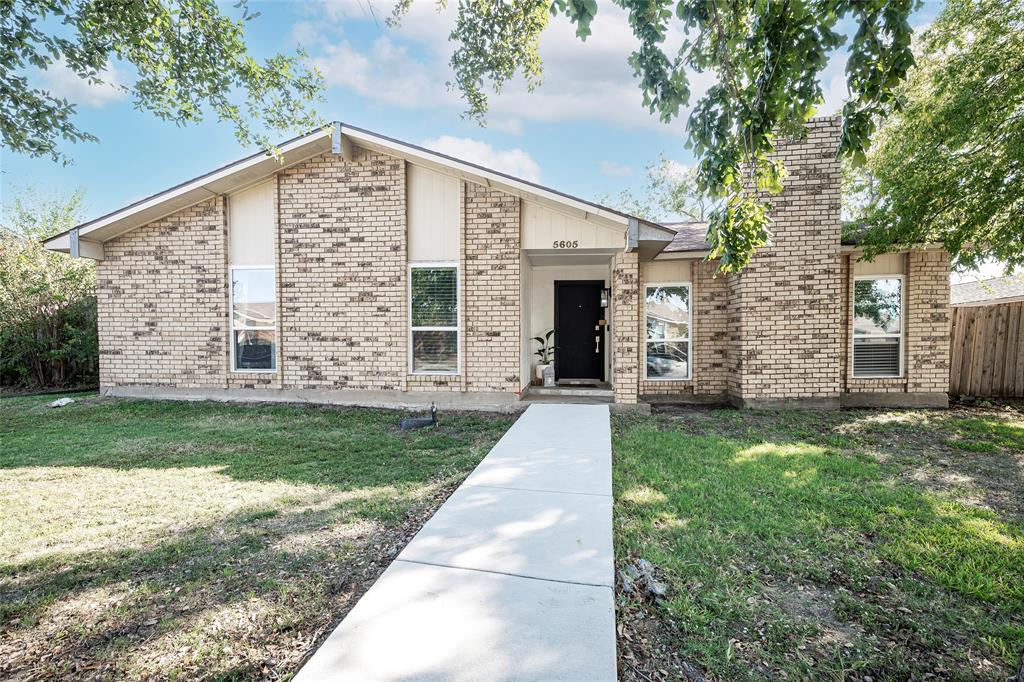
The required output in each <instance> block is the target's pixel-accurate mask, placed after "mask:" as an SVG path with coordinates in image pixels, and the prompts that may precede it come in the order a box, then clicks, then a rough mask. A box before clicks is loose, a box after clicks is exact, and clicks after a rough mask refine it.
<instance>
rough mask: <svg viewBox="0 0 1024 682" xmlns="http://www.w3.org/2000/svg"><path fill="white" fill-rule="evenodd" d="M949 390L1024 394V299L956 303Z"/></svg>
mask: <svg viewBox="0 0 1024 682" xmlns="http://www.w3.org/2000/svg"><path fill="white" fill-rule="evenodd" d="M950 343H951V346H950V352H949V392H950V394H951V395H954V396H956V395H970V396H978V397H983V398H988V397H991V398H1024V301H1016V302H1014V303H1000V304H998V305H986V306H955V307H954V308H953V328H952V332H951V334H950Z"/></svg>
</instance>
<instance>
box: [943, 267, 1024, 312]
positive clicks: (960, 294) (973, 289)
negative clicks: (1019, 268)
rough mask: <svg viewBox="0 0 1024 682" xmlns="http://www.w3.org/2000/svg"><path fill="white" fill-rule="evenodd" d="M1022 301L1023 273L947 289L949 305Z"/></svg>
mask: <svg viewBox="0 0 1024 682" xmlns="http://www.w3.org/2000/svg"><path fill="white" fill-rule="evenodd" d="M1020 300H1024V273H1021V274H1019V275H1009V276H1007V277H994V278H992V279H985V280H981V281H979V282H962V283H960V284H954V285H952V286H951V287H950V288H949V302H950V305H989V304H993V303H1008V302H1010V301H1020Z"/></svg>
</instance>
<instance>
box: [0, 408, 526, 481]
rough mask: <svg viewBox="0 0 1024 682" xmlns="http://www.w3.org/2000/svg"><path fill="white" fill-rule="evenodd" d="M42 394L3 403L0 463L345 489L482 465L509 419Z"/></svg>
mask: <svg viewBox="0 0 1024 682" xmlns="http://www.w3.org/2000/svg"><path fill="white" fill-rule="evenodd" d="M47 402H48V400H46V399H40V398H24V399H4V400H2V401H0V438H2V439H3V442H4V451H3V452H2V453H0V468H8V469H9V468H19V467H32V466H96V467H107V468H115V469H131V468H138V467H145V468H173V467H204V466H212V467H217V468H218V470H219V471H220V472H221V473H223V474H225V475H227V476H231V477H233V478H235V479H237V480H253V481H268V480H286V481H290V482H295V483H312V484H316V485H329V486H333V487H338V488H341V489H353V488H361V487H365V486H373V485H382V484H385V483H391V484H400V483H403V482H417V481H421V480H423V478H424V477H425V476H429V475H430V473H432V472H433V471H435V470H436V468H437V467H439V466H442V465H445V464H454V465H459V466H465V465H466V464H467V463H470V462H472V461H473V460H474V459H475V460H476V461H479V459H480V458H482V457H483V455H484V454H486V452H487V449H489V447H490V446H491V445H492V444H493V442H494V441H496V440H497V438H499V437H500V436H501V434H502V433H504V431H505V430H507V429H508V427H509V426H510V425H511V422H512V421H513V418H512V417H510V416H508V415H488V414H466V413H463V414H456V415H451V416H449V415H444V414H442V423H441V424H440V425H439V426H438V427H436V428H431V429H423V430H418V431H401V430H399V428H398V421H399V420H400V418H401V417H402V416H403V413H402V412H398V411H388V410H371V409H359V408H352V409H344V408H332V407H316V406H291V405H271V404H259V405H237V404H223V403H215V402H204V403H189V402H172V401H142V400H118V399H107V398H97V399H92V400H90V401H85V402H82V403H80V404H75V405H70V406H68V407H64V408H61V409H59V410H49V409H47V408H46V407H45V405H46V403H47Z"/></svg>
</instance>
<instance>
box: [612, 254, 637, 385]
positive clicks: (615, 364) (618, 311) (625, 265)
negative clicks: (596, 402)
mask: <svg viewBox="0 0 1024 682" xmlns="http://www.w3.org/2000/svg"><path fill="white" fill-rule="evenodd" d="M640 305H641V298H640V261H639V257H638V256H637V254H636V252H631V253H623V254H620V255H618V256H617V257H616V258H615V264H614V267H613V269H612V337H613V340H614V343H615V345H614V349H613V353H614V357H613V358H612V383H613V384H614V388H615V402H617V403H628V404H633V403H636V402H637V393H638V391H639V381H640V358H641V355H640V351H641V348H640V314H641V310H640Z"/></svg>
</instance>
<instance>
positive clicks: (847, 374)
mask: <svg viewBox="0 0 1024 682" xmlns="http://www.w3.org/2000/svg"><path fill="white" fill-rule="evenodd" d="M856 258H857V255H855V254H854V255H847V256H843V259H842V265H841V271H842V277H843V318H842V319H843V324H842V328H843V330H844V333H843V337H842V360H843V361H842V367H841V375H842V378H843V391H844V393H850V394H860V393H933V394H944V393H945V392H946V390H947V388H948V384H949V325H950V319H951V318H950V309H949V256H948V254H946V252H945V251H941V250H937V249H929V250H920V251H911V252H909V253H908V254H907V272H906V273H905V276H906V280H905V297H906V299H905V301H904V310H903V315H904V328H903V339H904V343H903V366H904V372H903V376H902V377H898V378H892V379H888V378H880V379H864V378H860V379H858V378H855V377H854V376H853V341H852V332H851V324H852V319H853V281H854V272H853V261H854V259H856Z"/></svg>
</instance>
